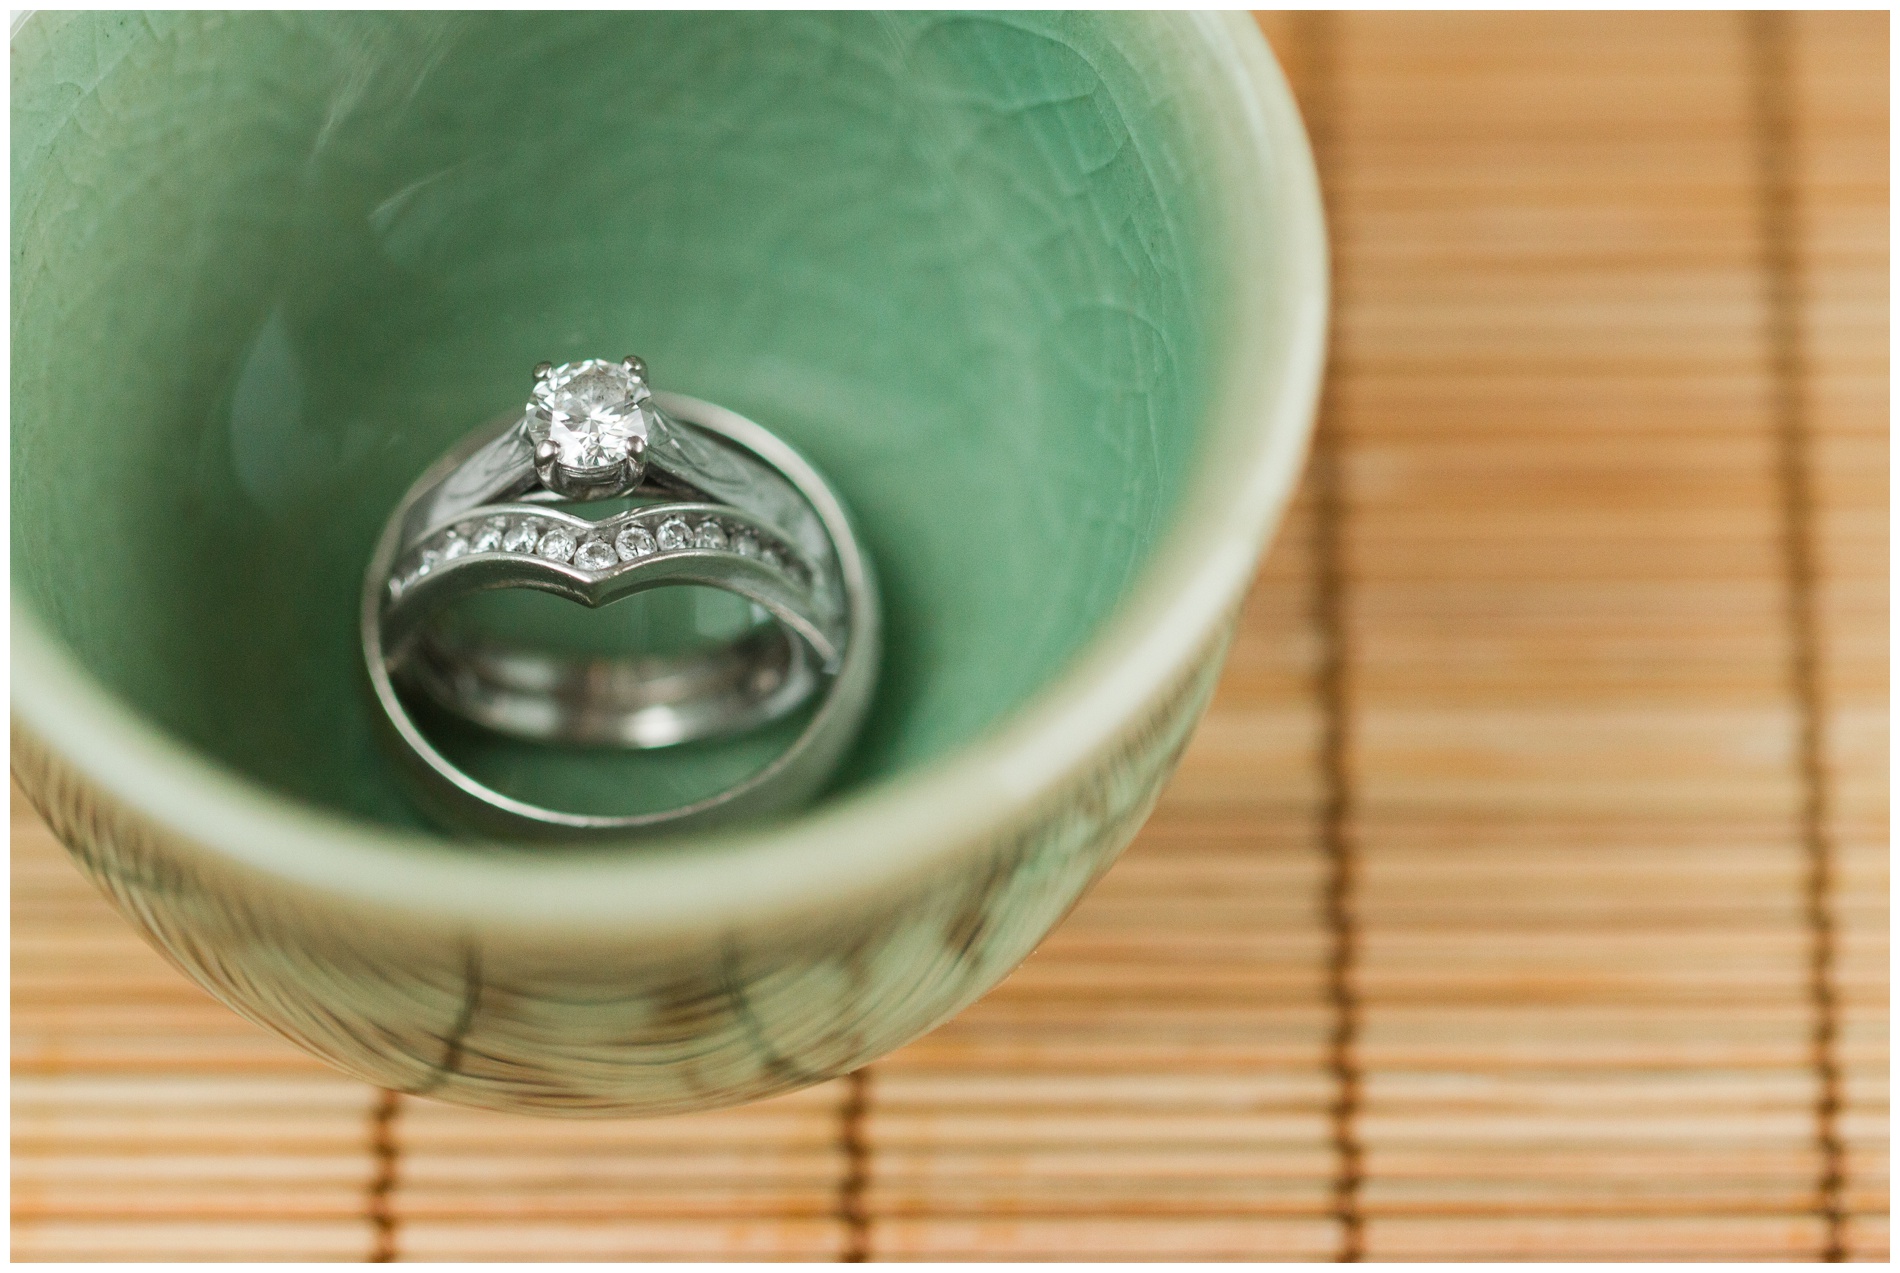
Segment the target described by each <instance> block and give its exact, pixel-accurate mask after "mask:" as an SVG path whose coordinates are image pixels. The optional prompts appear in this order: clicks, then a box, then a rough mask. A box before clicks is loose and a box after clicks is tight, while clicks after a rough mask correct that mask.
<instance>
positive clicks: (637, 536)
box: [361, 358, 878, 839]
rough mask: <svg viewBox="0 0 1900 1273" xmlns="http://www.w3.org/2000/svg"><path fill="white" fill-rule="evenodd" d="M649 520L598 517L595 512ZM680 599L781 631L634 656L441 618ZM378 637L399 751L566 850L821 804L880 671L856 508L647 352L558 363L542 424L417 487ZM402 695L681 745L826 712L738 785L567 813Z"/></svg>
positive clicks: (497, 431)
mask: <svg viewBox="0 0 1900 1273" xmlns="http://www.w3.org/2000/svg"><path fill="white" fill-rule="evenodd" d="M609 499H616V500H621V501H622V503H625V502H626V501H627V500H628V499H631V500H632V501H633V504H632V506H631V507H628V508H626V509H625V510H624V511H617V512H614V513H613V514H612V515H610V516H606V517H600V518H594V519H590V518H587V517H585V516H581V515H580V514H579V512H578V511H577V510H575V509H574V508H572V507H554V505H556V504H562V503H565V504H570V505H572V504H580V505H585V504H586V503H589V502H599V501H603V500H609ZM669 584H699V585H705V586H710V587H714V588H720V589H724V590H726V591H728V592H731V593H735V594H737V595H738V596H740V597H743V598H745V599H746V600H748V601H750V602H751V603H752V606H753V612H754V614H755V616H758V617H759V618H760V619H761V620H762V622H759V623H757V624H755V625H754V626H753V627H752V628H751V629H748V630H747V631H745V632H743V633H741V634H740V635H739V636H738V637H737V638H735V639H733V640H731V641H729V642H727V643H725V644H723V645H715V646H713V647H710V648H705V649H697V650H693V651H690V652H688V653H686V654H680V655H671V656H660V655H633V656H628V657H620V658H614V659H608V658H584V657H578V656H572V655H559V654H553V653H548V652H543V651H536V650H532V649H525V648H519V647H515V646H505V645H500V644H497V643H494V642H492V641H483V640H479V639H476V640H471V639H469V638H467V637H466V636H462V635H458V634H457V633H456V632H455V630H454V629H453V628H451V627H449V626H447V625H445V624H443V623H442V622H440V620H441V617H442V616H443V613H444V611H445V610H446V609H447V608H448V607H449V606H451V605H452V604H453V603H454V602H456V601H457V600H459V599H461V598H464V597H467V596H469V595H471V594H473V593H476V592H482V591H488V590H491V589H497V588H527V589H536V590H540V591H545V592H552V593H555V594H557V595H560V596H564V597H567V598H569V599H570V600H573V601H577V602H580V603H581V604H583V605H588V606H604V605H607V604H608V603H610V602H612V601H615V600H618V599H619V598H621V597H624V596H628V595H630V594H632V593H635V592H639V591H643V590H645V589H649V588H655V587H661V586H665V585H669ZM361 627H362V641H363V653H364V659H365V663H366V665H367V667H368V671H369V677H370V683H371V689H372V691H373V692H374V694H375V696H376V698H377V701H378V703H379V705H380V706H381V708H382V710H383V715H384V716H385V717H386V718H387V723H388V725H389V727H390V729H391V731H392V733H393V741H394V742H395V743H396V744H397V746H396V751H397V753H398V754H399V755H400V756H401V757H402V758H403V760H404V761H405V762H406V764H407V765H408V767H409V769H410V771H411V773H412V774H413V775H414V776H415V777H417V778H418V779H419V780H420V785H419V792H420V794H422V795H423V796H424V798H425V801H426V803H428V804H429V805H430V806H431V807H432V808H433V809H434V810H435V811H436V812H438V813H439V814H441V815H443V816H445V817H446V818H448V819H450V820H452V821H455V822H457V823H460V824H462V825H465V826H469V827H471V828H473V829H476V830H479V831H483V832H489V833H499V834H503V835H513V836H519V835H524V834H529V835H536V836H539V837H542V838H548V837H553V838H562V839H575V838H591V837H598V836H612V835H616V834H624V833H628V832H633V831H639V830H644V829H648V828H653V827H657V826H661V825H665V826H668V827H679V826H685V825H703V824H706V823H710V822H712V821H715V820H724V819H728V818H737V817H741V816H755V815H758V814H762V813H767V812H772V811H776V810H781V809H785V808H788V807H790V806H792V805H794V804H796V803H798V802H800V801H802V800H804V799H806V798H808V797H809V796H810V795H812V794H814V793H815V791H816V789H817V788H818V786H819V785H821V784H822V783H823V782H824V780H825V779H826V777H828V776H829V774H830V772H831V771H832V769H833V768H834V767H835V766H836V763H837V761H838V760H839V759H840V758H841V757H842V755H843V752H844V750H845V748H846V746H847V745H848V744H849V743H850V741H851V738H852V737H853V735H854V734H855V733H856V731H857V727H858V725H859V724H860V723H861V722H862V719H863V716H864V712H865V709H866V708H867V707H868V705H869V701H870V691H871V685H872V681H873V679H874V677H875V675H876V664H877V645H878V608H877V597H876V588H875V584H874V582H873V579H872V575H871V572H870V567H869V564H868V563H867V562H866V561H865V559H864V555H863V553H862V551H861V549H860V548H859V546H858V543H857V540H856V537H855V535H854V533H853V531H852V528H851V525H850V520H849V518H848V516H847V515H846V513H845V511H844V508H843V506H842V504H841V503H840V502H839V500H838V498H837V496H836V494H835V493H834V492H833V491H832V490H831V489H830V487H829V486H828V485H827V484H826V483H825V481H824V480H823V478H821V477H820V476H819V475H818V473H817V472H816V470H814V469H813V468H812V467H811V465H810V464H809V463H807V462H806V461H805V460H804V459H803V458H802V457H801V456H799V455H798V454H797V452H795V451H794V450H792V448H790V447H789V446H787V445H786V444H785V443H784V442H782V441H781V440H780V439H778V438H777V437H776V436H775V435H773V434H772V433H770V432H769V431H767V430H766V429H764V428H762V427H761V426H759V425H757V424H755V423H753V422H752V421H750V420H747V419H745V418H743V417H741V416H739V415H737V414H735V413H733V412H731V411H727V410H725V409H724V408H722V407H717V406H714V405H712V404H711V403H706V402H700V401H698V400H696V399H692V398H687V397H684V396H682V395H677V394H666V393H656V392H653V391H652V390H651V389H650V387H649V386H648V384H647V382H646V368H645V365H644V364H643V363H641V362H640V360H639V359H637V358H628V359H625V360H623V361H621V362H618V363H611V362H605V361H601V360H597V359H589V360H586V361H583V362H576V363H569V364H566V365H564V366H561V367H552V366H549V365H548V364H545V363H544V364H542V365H541V366H540V367H538V368H536V371H535V385H534V390H533V396H532V397H531V398H530V400H529V403H528V407H527V410H526V411H525V412H524V413H522V414H520V415H516V416H510V417H508V418H506V419H505V420H502V421H498V422H497V423H496V424H494V425H491V426H489V427H487V428H485V429H482V430H478V431H477V432H476V433H475V434H474V435H471V436H470V437H469V438H468V439H466V440H465V441H464V442H463V443H462V444H461V445H459V446H457V447H456V448H455V449H454V450H452V451H451V452H450V453H449V454H447V455H445V456H444V457H443V458H442V459H441V460H439V461H438V462H437V463H436V464H435V465H434V466H432V467H431V468H430V470H429V471H428V472H427V473H425V474H424V475H423V477H422V478H421V479H420V480H419V481H417V482H416V484H415V485H414V486H413V487H411V489H410V491H409V493H408V494H407V495H406V496H405V497H404V498H403V500H402V501H401V502H400V503H399V504H398V505H397V507H396V510H395V511H394V513H393V514H392V515H391V517H390V519H389V522H388V524H387V525H386V526H385V528H384V532H383V535H382V538H381V540H380V541H379V543H378V545H377V549H376V553H375V555H374V557H373V559H372V561H371V563H370V568H369V571H368V573H367V575H366V578H365V583H364V592H363V603H362V614H361ZM398 687H401V689H402V690H404V691H407V692H408V693H410V694H412V695H413V694H416V693H420V694H424V695H426V696H427V697H429V698H430V699H432V700H434V701H435V702H436V703H438V704H439V705H441V706H442V707H443V708H446V709H447V710H448V711H450V712H453V713H455V714H457V715H460V716H462V717H464V718H465V719H468V720H471V721H474V722H476V723H477V724H480V725H484V726H486V727H488V728H490V729H493V730H496V731H498V732H501V733H504V734H509V735H513V736H515V737H519V738H524V739H529V740H534V741H540V742H554V743H584V744H596V745H610V746H619V747H636V748H637V747H660V746H668V745H671V744H673V743H678V742H686V741H691V740H695V739H702V738H710V737H716V736H721V735H729V734H734V733H738V732H742V731H745V730H748V729H752V728H755V727H757V726H759V725H762V724H765V723H766V722H769V721H771V720H774V719H777V718H779V717H782V716H784V715H786V714H787V713H789V712H791V711H793V710H796V709H797V708H799V707H801V706H803V705H806V704H807V703H809V702H810V701H811V700H813V699H814V698H818V699H819V700H820V702H819V705H818V708H817V710H816V711H815V712H814V714H813V716H812V718H811V720H810V721H809V723H808V724H807V725H806V726H805V728H804V729H803V730H802V732H801V733H800V734H799V736H798V737H797V739H796V740H794V742H793V743H792V744H791V746H790V747H789V748H788V749H787V750H786V751H785V752H783V753H782V754H781V755H779V756H778V757H777V758H776V759H775V760H773V761H772V762H771V763H770V764H768V765H767V766H766V767H765V768H763V769H761V770H760V771H758V772H757V773H755V774H753V775H752V776H751V777H750V778H748V779H746V780H744V781H743V782H741V783H739V784H738V785H736V786H734V787H731V788H729V789H727V790H725V791H723V792H719V793H717V794H716V795H713V796H710V797H707V798H705V799H702V800H699V801H697V802H695V803H693V804H690V805H687V806H683V807H680V808H675V809H668V810H663V811H660V812H657V813H645V814H630V815H625V816H604V815H586V814H575V813H567V812H562V811H559V810H553V809H546V808H542V807H540V806H537V805H533V804H529V803H527V802H525V801H521V800H517V799H514V798H512V797H510V796H507V795H504V794H502V793H500V792H497V791H495V790H493V789H491V788H489V787H487V786H485V785H483V784H482V783H480V782H478V781H476V780H475V779H474V778H472V777H471V776H470V775H468V774H467V773H465V772H464V771H462V770H461V769H460V768H458V767H457V766H455V765H454V764H453V763H451V762H450V761H449V760H448V759H447V758H446V757H445V756H444V755H443V754H442V753H441V752H440V751H439V750H438V749H437V748H436V747H435V746H434V745H433V744H432V743H431V742H430V741H429V739H428V738H427V737H426V736H425V735H424V734H423V733H422V732H421V730H420V729H418V727H417V725H416V723H415V721H414V719H413V718H412V716H411V714H410V712H409V710H408V708H407V706H406V705H405V702H404V697H403V694H402V693H399V692H398Z"/></svg>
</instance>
